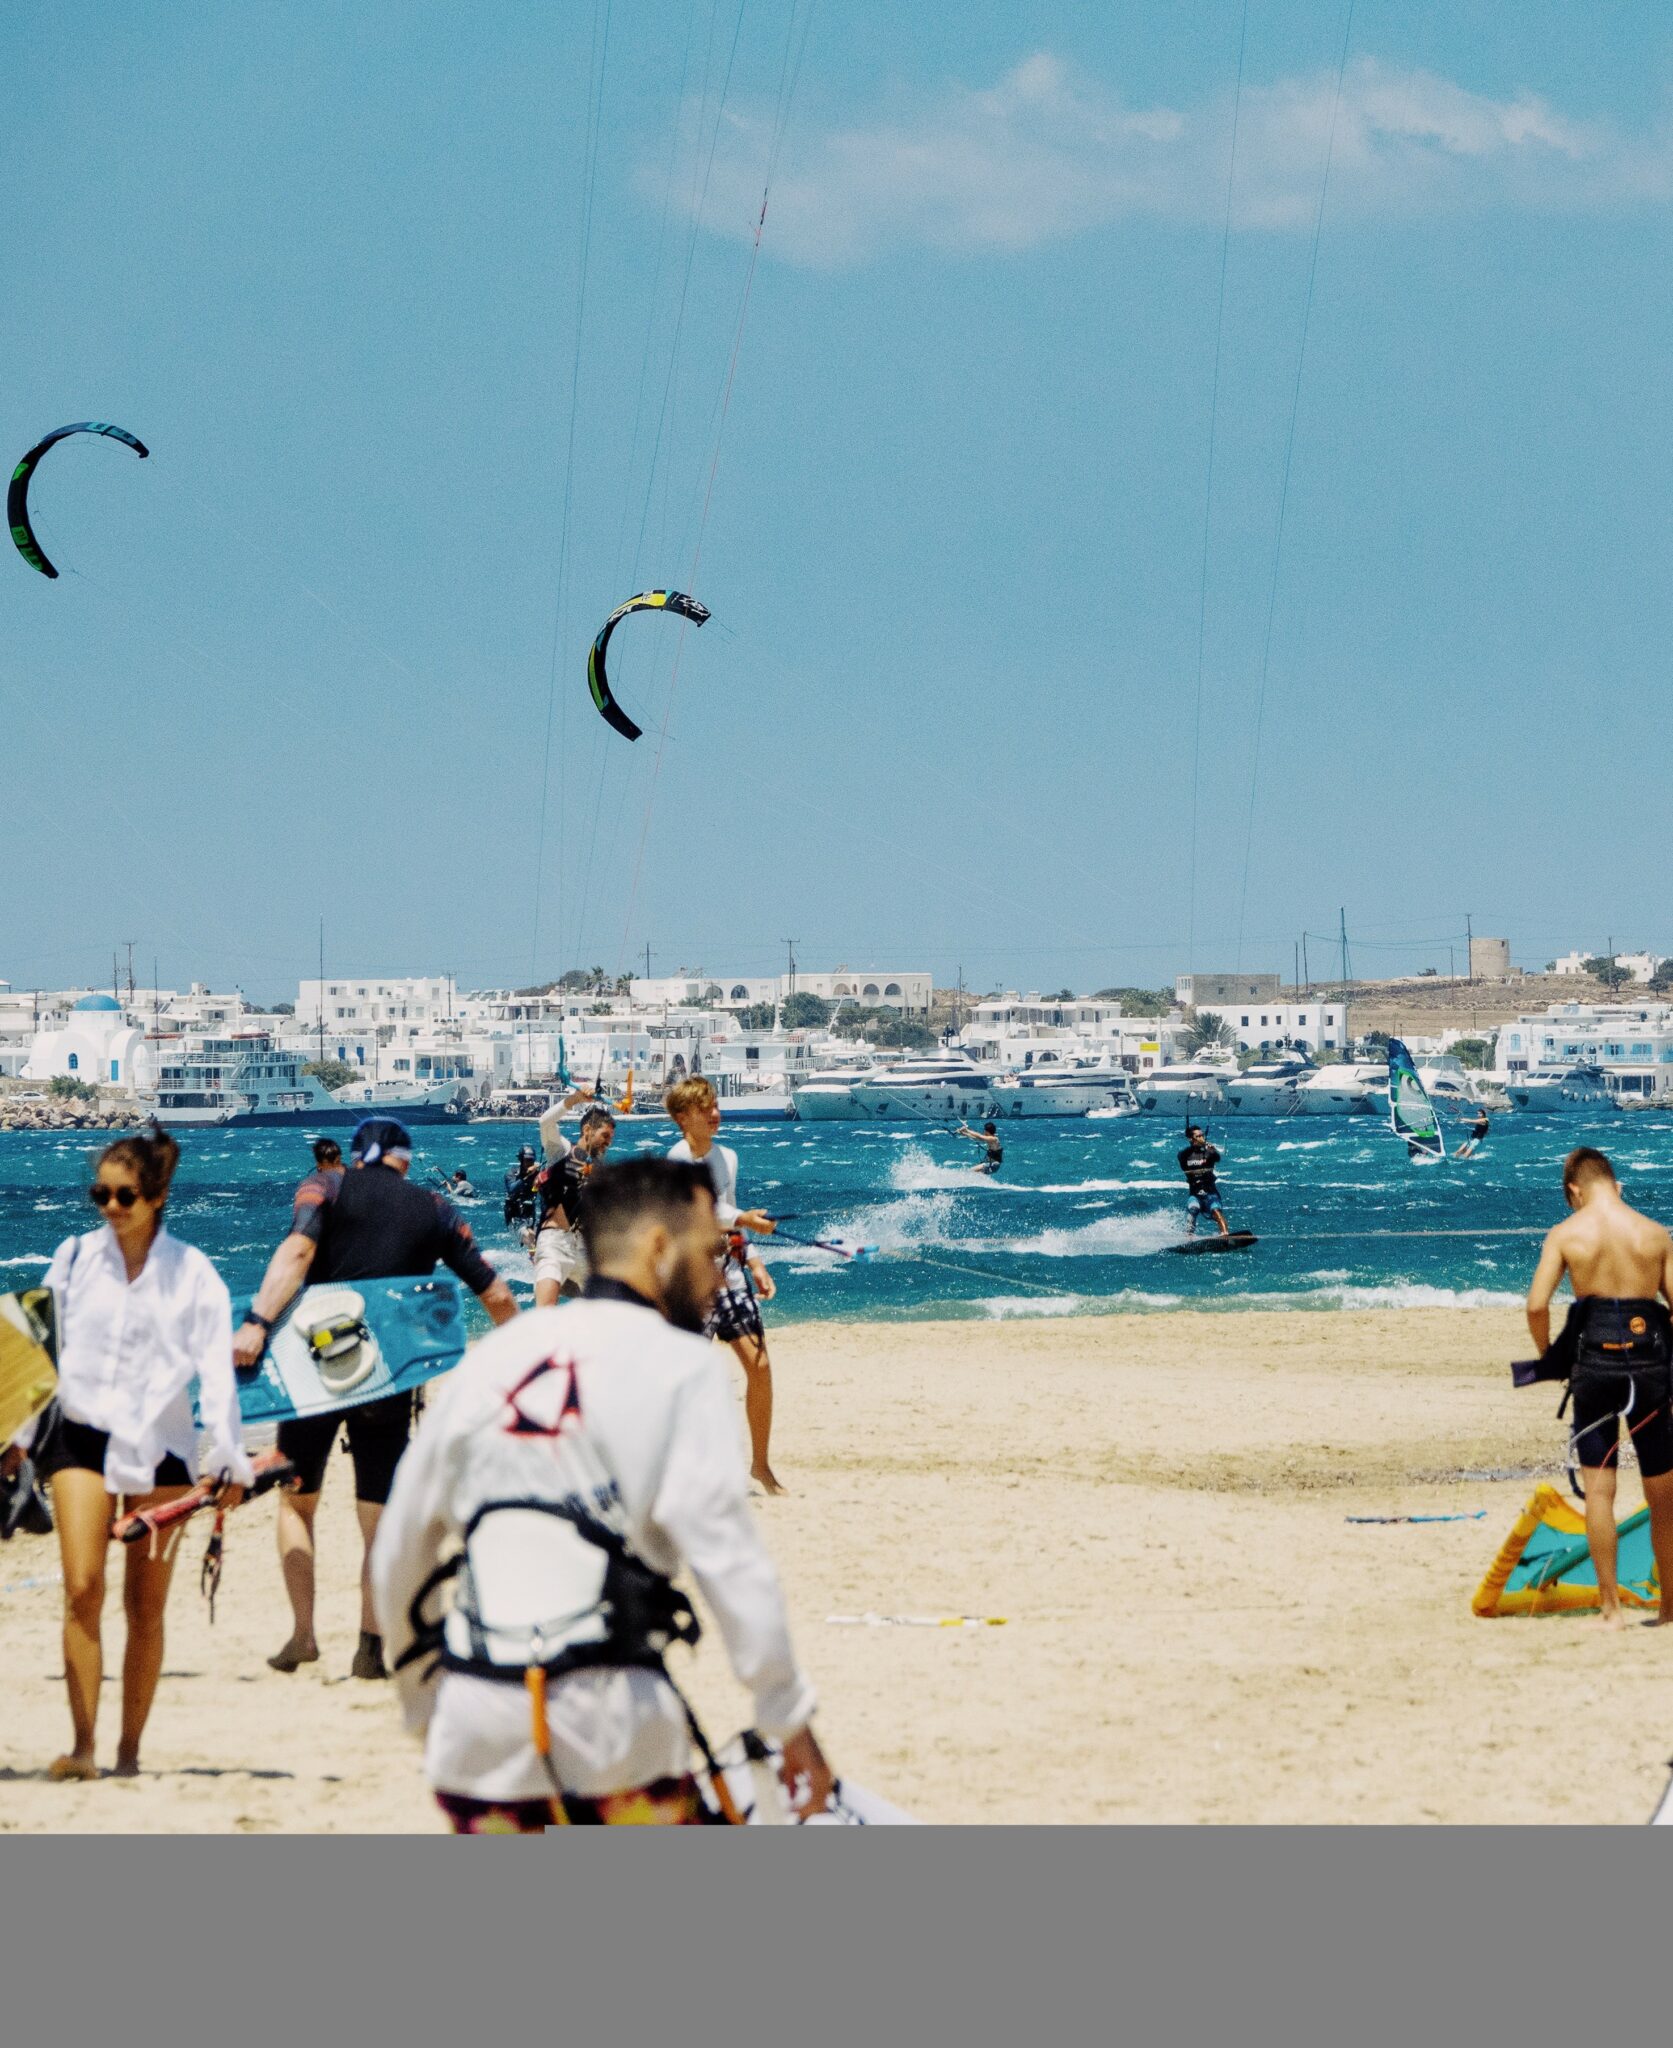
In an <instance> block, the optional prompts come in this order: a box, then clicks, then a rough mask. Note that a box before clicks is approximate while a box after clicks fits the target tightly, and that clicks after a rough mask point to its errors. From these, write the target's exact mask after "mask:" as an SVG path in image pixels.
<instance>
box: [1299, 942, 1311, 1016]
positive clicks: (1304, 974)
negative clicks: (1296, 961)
mask: <svg viewBox="0 0 1673 2048" xmlns="http://www.w3.org/2000/svg"><path fill="white" fill-rule="evenodd" d="M1301 978H1302V980H1303V981H1304V982H1305V983H1306V984H1307V996H1308V1000H1309V1001H1311V1000H1312V995H1313V970H1312V969H1311V968H1310V967H1309V966H1308V964H1307V934H1306V933H1305V932H1303V933H1302V934H1301Z"/></svg>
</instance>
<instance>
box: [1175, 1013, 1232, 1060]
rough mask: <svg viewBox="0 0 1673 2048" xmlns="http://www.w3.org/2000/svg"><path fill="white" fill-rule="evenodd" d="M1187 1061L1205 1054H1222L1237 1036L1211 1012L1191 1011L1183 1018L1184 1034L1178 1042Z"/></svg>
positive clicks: (1222, 1019) (1224, 1022) (1222, 1018)
mask: <svg viewBox="0 0 1673 2048" xmlns="http://www.w3.org/2000/svg"><path fill="white" fill-rule="evenodd" d="M1180 1043H1181V1046H1182V1048H1183V1050H1184V1052H1185V1055H1186V1057H1187V1058H1188V1059H1196V1058H1198V1057H1199V1056H1200V1055H1201V1054H1203V1053H1205V1052H1224V1051H1226V1050H1228V1049H1229V1048H1230V1047H1232V1046H1235V1045H1236V1043H1237V1034H1236V1032H1234V1031H1233V1030H1232V1028H1231V1026H1230V1025H1229V1024H1228V1023H1227V1022H1226V1020H1225V1018H1224V1017H1222V1016H1220V1015H1219V1014H1218V1013H1217V1012H1216V1011H1213V1010H1191V1011H1189V1012H1187V1014H1186V1018H1185V1034H1184V1037H1183V1038H1182V1039H1181V1041H1180Z"/></svg>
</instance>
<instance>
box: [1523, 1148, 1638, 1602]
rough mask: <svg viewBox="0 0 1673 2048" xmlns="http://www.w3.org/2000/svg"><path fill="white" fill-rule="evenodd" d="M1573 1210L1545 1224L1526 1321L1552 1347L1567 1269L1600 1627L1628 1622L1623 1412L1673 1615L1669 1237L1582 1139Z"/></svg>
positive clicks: (1574, 1386) (1570, 1180)
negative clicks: (1621, 1567)
mask: <svg viewBox="0 0 1673 2048" xmlns="http://www.w3.org/2000/svg"><path fill="white" fill-rule="evenodd" d="M1563 1194H1564V1196H1565V1197H1566V1198H1567V1201H1568V1205H1569V1208H1570V1210H1571V1211H1572V1212H1573V1213H1572V1214H1571V1215H1570V1216H1568V1217H1567V1218H1566V1219H1565V1220H1564V1221H1563V1222H1561V1223H1559V1224H1558V1225H1557V1226H1556V1228H1555V1229H1554V1230H1552V1231H1549V1232H1548V1233H1547V1235H1546V1239H1545V1243H1544V1246H1543V1247H1542V1248H1541V1251H1540V1255H1539V1264H1538V1265H1537V1266H1536V1267H1535V1269H1534V1277H1533V1284H1532V1285H1531V1286H1530V1287H1529V1289H1528V1328H1529V1330H1530V1331H1531V1333H1532V1335H1533V1339H1534V1342H1535V1343H1536V1344H1537V1345H1538V1346H1539V1348H1540V1351H1541V1353H1542V1354H1543V1353H1545V1352H1547V1351H1549V1350H1550V1348H1551V1298H1552V1296H1553V1295H1554V1294H1555V1293H1556V1291H1557V1289H1558V1287H1559V1286H1560V1284H1561V1283H1562V1281H1563V1279H1564V1277H1565V1276H1566V1277H1567V1279H1568V1281H1569V1283H1570V1285H1571V1286H1572V1287H1573V1289H1574V1297H1575V1299H1574V1306H1573V1308H1572V1309H1570V1311H1569V1316H1568V1321H1567V1323H1566V1324H1565V1325H1564V1327H1563V1331H1562V1335H1561V1336H1560V1337H1559V1338H1558V1340H1557V1342H1558V1346H1559V1353H1558V1355H1559V1356H1560V1357H1563V1358H1564V1361H1565V1363H1566V1364H1567V1366H1568V1379H1569V1392H1570V1394H1571V1396H1572V1398H1573V1402H1574V1422H1573V1431H1574V1459H1575V1463H1576V1464H1577V1465H1578V1466H1579V1467H1580V1469H1581V1471H1582V1472H1583V1473H1584V1474H1585V1493H1586V1543H1587V1546H1588V1548H1589V1549H1590V1551H1591V1554H1592V1564H1593V1567H1594V1568H1595V1570H1596V1572H1597V1586H1598V1605H1599V1606H1600V1608H1601V1609H1602V1622H1603V1626H1604V1627H1605V1628H1612V1629H1613V1628H1623V1627H1625V1625H1626V1624H1625V1619H1624V1617H1623V1616H1622V1613H1621V1590H1620V1582H1619V1579H1618V1577H1617V1572H1616V1551H1617V1543H1616V1534H1615V1481H1616V1476H1617V1471H1618V1463H1619V1458H1620V1449H1621V1446H1620V1433H1621V1424H1622V1423H1623V1421H1624V1422H1625V1424H1626V1427H1627V1431H1628V1434H1629V1436H1630V1437H1631V1440H1632V1445H1633V1448H1634V1450H1635V1451H1636V1452H1637V1454H1638V1472H1639V1476H1640V1478H1641V1479H1642V1480H1643V1482H1644V1499H1645V1503H1646V1504H1647V1506H1648V1507H1649V1510H1650V1542H1651V1547H1652V1548H1653V1549H1654V1551H1655V1559H1656V1576H1657V1578H1658V1580H1659V1581H1660V1585H1661V1608H1660V1612H1659V1614H1658V1615H1657V1617H1656V1619H1657V1622H1658V1623H1659V1624H1661V1625H1665V1624H1666V1623H1668V1622H1673V1321H1670V1319H1669V1316H1668V1311H1667V1306H1666V1304H1667V1303H1669V1302H1673V1238H1670V1237H1669V1236H1668V1234H1667V1232H1666V1231H1665V1230H1664V1229H1663V1228H1662V1226H1661V1225H1660V1224H1659V1223H1657V1222H1655V1221H1654V1220H1653V1219H1652V1218H1650V1217H1648V1216H1643V1215H1640V1214H1639V1212H1638V1211H1637V1210H1636V1209H1634V1208H1632V1207H1631V1206H1630V1205H1629V1204H1628V1203H1626V1202H1625V1201H1623V1200H1622V1198H1621V1188H1620V1183H1619V1182H1618V1181H1617V1180H1616V1178H1615V1169H1614V1167H1612V1166H1611V1165H1610V1163H1609V1161H1608V1159H1607V1158H1606V1157H1605V1156H1604V1155H1603V1153H1601V1152H1598V1151H1595V1150H1594V1149H1593V1148H1592V1147H1591V1146H1590V1145H1582V1146H1581V1147H1580V1148H1579V1149H1578V1150H1577V1151H1574V1152H1571V1153H1570V1154H1569V1155H1568V1158H1567V1159H1566V1160H1564V1162H1563Z"/></svg>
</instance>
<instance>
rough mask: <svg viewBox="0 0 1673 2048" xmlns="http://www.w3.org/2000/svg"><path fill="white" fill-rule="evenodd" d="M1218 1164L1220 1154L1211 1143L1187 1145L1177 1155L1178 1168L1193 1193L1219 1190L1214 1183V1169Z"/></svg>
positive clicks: (1206, 1193)
mask: <svg viewBox="0 0 1673 2048" xmlns="http://www.w3.org/2000/svg"><path fill="white" fill-rule="evenodd" d="M1219 1164H1220V1154H1219V1152H1218V1151H1217V1150H1216V1149H1215V1147H1214V1146H1212V1145H1207V1144H1204V1145H1187V1146H1186V1147H1185V1149H1184V1151H1183V1152H1181V1153H1180V1155H1179V1170H1180V1172H1181V1173H1183V1174H1184V1176H1185V1185H1186V1187H1187V1188H1188V1189H1189V1190H1190V1192H1191V1193H1192V1194H1193V1195H1212V1194H1217V1193H1218V1192H1219V1190H1218V1188H1217V1187H1216V1186H1215V1184H1214V1169H1215V1167H1217V1166H1218V1165H1219Z"/></svg>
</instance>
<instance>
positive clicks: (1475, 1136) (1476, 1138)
mask: <svg viewBox="0 0 1673 2048" xmlns="http://www.w3.org/2000/svg"><path fill="white" fill-rule="evenodd" d="M1487 1126H1488V1118H1487V1111H1486V1110H1485V1109H1478V1110H1477V1111H1476V1113H1475V1122H1474V1123H1473V1124H1471V1126H1470V1135H1469V1136H1468V1137H1467V1138H1466V1139H1465V1140H1464V1142H1463V1144H1462V1145H1460V1146H1459V1148H1458V1150H1457V1151H1456V1152H1455V1153H1454V1154H1453V1155H1452V1156H1453V1157H1454V1158H1455V1159H1473V1158H1474V1157H1475V1155H1476V1154H1477V1153H1478V1152H1479V1151H1480V1150H1481V1148H1482V1146H1483V1145H1484V1144H1485V1143H1486V1141H1487Z"/></svg>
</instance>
